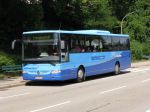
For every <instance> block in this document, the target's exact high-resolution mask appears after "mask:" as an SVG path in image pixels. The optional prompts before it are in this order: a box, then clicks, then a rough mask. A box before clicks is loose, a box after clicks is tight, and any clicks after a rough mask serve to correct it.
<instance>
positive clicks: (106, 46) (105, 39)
mask: <svg viewBox="0 0 150 112" xmlns="http://www.w3.org/2000/svg"><path fill="white" fill-rule="evenodd" d="M102 43H103V51H111V50H112V42H111V37H109V36H102Z"/></svg>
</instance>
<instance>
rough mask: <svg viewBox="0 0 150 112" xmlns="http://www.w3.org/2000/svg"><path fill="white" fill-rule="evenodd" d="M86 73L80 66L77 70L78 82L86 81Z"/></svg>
mask: <svg viewBox="0 0 150 112" xmlns="http://www.w3.org/2000/svg"><path fill="white" fill-rule="evenodd" d="M84 73H85V72H84V69H83V68H81V67H80V68H79V69H78V71H77V79H76V82H77V83H79V82H82V81H84Z"/></svg>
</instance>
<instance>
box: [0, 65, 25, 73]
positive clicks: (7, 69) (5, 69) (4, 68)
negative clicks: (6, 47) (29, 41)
mask: <svg viewBox="0 0 150 112" xmlns="http://www.w3.org/2000/svg"><path fill="white" fill-rule="evenodd" d="M1 71H2V72H19V71H22V66H21V65H8V66H1Z"/></svg>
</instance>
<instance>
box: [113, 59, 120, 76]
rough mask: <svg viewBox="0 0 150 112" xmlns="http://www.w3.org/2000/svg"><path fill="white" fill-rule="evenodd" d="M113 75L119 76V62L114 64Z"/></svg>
mask: <svg viewBox="0 0 150 112" xmlns="http://www.w3.org/2000/svg"><path fill="white" fill-rule="evenodd" d="M114 74H115V75H118V74H120V62H119V61H117V62H116V63H115V68H114Z"/></svg>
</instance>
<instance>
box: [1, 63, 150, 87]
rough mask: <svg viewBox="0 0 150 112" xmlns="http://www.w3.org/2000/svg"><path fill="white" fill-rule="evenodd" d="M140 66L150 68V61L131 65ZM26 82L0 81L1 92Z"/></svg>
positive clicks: (12, 79)
mask: <svg viewBox="0 0 150 112" xmlns="http://www.w3.org/2000/svg"><path fill="white" fill-rule="evenodd" d="M140 66H150V61H143V62H136V63H132V64H131V67H132V68H136V67H140ZM26 82H28V81H24V80H23V79H22V77H15V78H8V79H3V80H0V90H1V89H4V88H10V87H15V86H21V85H24V84H25V83H26Z"/></svg>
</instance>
